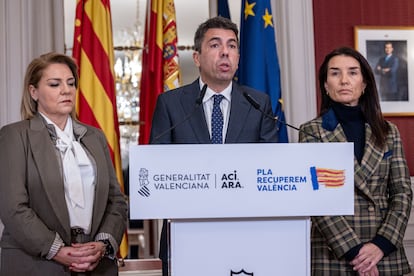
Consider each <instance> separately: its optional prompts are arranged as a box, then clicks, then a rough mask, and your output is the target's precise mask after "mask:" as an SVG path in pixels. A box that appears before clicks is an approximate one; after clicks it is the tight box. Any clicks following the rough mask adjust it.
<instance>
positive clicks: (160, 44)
mask: <svg viewBox="0 0 414 276" xmlns="http://www.w3.org/2000/svg"><path fill="white" fill-rule="evenodd" d="M149 5H150V8H149V9H148V10H149V14H147V18H146V22H145V38H144V45H145V46H144V51H143V53H142V75H141V91H140V99H139V105H140V110H139V120H140V128H139V144H148V143H149V136H150V131H151V122H152V114H153V113H154V109H155V103H156V101H157V97H158V95H159V94H161V93H162V92H164V91H167V90H170V89H174V88H177V87H179V86H180V85H181V81H180V72H179V71H180V70H179V64H178V53H177V25H176V19H175V6H174V1H173V0H151V1H150V3H149Z"/></svg>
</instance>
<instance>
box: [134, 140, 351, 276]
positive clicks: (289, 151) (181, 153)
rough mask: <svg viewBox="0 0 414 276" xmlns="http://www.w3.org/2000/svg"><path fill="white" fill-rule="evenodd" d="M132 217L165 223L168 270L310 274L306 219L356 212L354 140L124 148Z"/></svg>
mask: <svg viewBox="0 0 414 276" xmlns="http://www.w3.org/2000/svg"><path fill="white" fill-rule="evenodd" d="M129 156H130V217H131V218H132V219H163V218H168V219H171V225H170V226H171V227H170V230H171V231H170V245H169V248H170V255H169V256H170V257H169V260H170V272H171V275H172V276H194V275H197V276H211V275H214V276H216V275H230V276H233V275H235V276H236V275H240V276H241V275H258V276H260V275H266V276H268V275H284V276H285V275H287V276H289V275H292V276H297V275H301V276H302V275H306V276H308V275H310V219H309V217H310V216H320V215H352V214H353V213H354V150H353V144H352V143H312V144H311V143H309V144H223V145H205V144H204V145H200V144H196V145H146V146H142V145H141V146H140V145H136V146H131V147H130V153H129Z"/></svg>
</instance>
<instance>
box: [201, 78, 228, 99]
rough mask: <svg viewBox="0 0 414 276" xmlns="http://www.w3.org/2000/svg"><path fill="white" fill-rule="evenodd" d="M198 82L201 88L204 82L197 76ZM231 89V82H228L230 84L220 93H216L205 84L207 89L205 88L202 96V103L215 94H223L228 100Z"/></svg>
mask: <svg viewBox="0 0 414 276" xmlns="http://www.w3.org/2000/svg"><path fill="white" fill-rule="evenodd" d="M199 84H200V90H201V89H202V87H203V86H204V82H203V80H202V79H201V78H199ZM232 89H233V82H230V84H229V85H228V86H227V87H226V88H225V89H224V90H223V91H221V92H220V93H217V92H215V91H213V90H212V89H210V88H209V87H208V86H207V90H206V94H205V96H204V98H203V103H205V102H206V101H209V100H210V98H211V97H213V96H214V95H216V94H221V95H223V96H224V98H225V99H226V100H228V101H230V100H231V90H232Z"/></svg>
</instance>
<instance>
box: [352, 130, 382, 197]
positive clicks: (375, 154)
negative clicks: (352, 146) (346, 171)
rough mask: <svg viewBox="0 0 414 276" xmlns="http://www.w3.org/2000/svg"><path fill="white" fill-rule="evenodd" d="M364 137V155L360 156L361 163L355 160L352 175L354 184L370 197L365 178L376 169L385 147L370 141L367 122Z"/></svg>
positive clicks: (370, 134)
mask: <svg viewBox="0 0 414 276" xmlns="http://www.w3.org/2000/svg"><path fill="white" fill-rule="evenodd" d="M365 137H366V138H365V141H366V143H365V149H364V156H363V157H362V161H361V165H360V164H358V162H356V161H355V163H356V164H355V176H354V177H355V183H356V186H357V187H358V188H359V189H361V190H362V191H363V192H364V193H365V194H367V195H368V196H369V197H370V198H371V199H372V197H371V193H370V190H369V186H368V183H367V180H368V179H370V178H371V177H372V175H373V173H374V172H376V171H377V168H378V166H379V165H380V163H381V161H382V158H383V156H384V153H385V148H382V149H381V148H378V147H376V146H375V144H374V143H373V142H372V141H373V138H372V131H371V127H370V126H369V125H368V124H366V125H365ZM372 200H373V199H372Z"/></svg>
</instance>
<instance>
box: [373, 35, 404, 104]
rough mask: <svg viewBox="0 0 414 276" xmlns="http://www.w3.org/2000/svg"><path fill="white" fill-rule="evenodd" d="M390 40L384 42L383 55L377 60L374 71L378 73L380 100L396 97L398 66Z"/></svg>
mask: <svg viewBox="0 0 414 276" xmlns="http://www.w3.org/2000/svg"><path fill="white" fill-rule="evenodd" d="M393 51H394V48H393V46H392V42H391V41H387V42H385V44H384V52H385V55H384V56H383V57H381V58H380V59H379V60H378V63H377V66H376V67H375V73H377V74H378V75H380V83H379V90H380V91H379V92H380V95H381V100H382V101H395V100H397V99H398V66H399V60H398V57H397V56H396V55H394V54H393Z"/></svg>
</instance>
